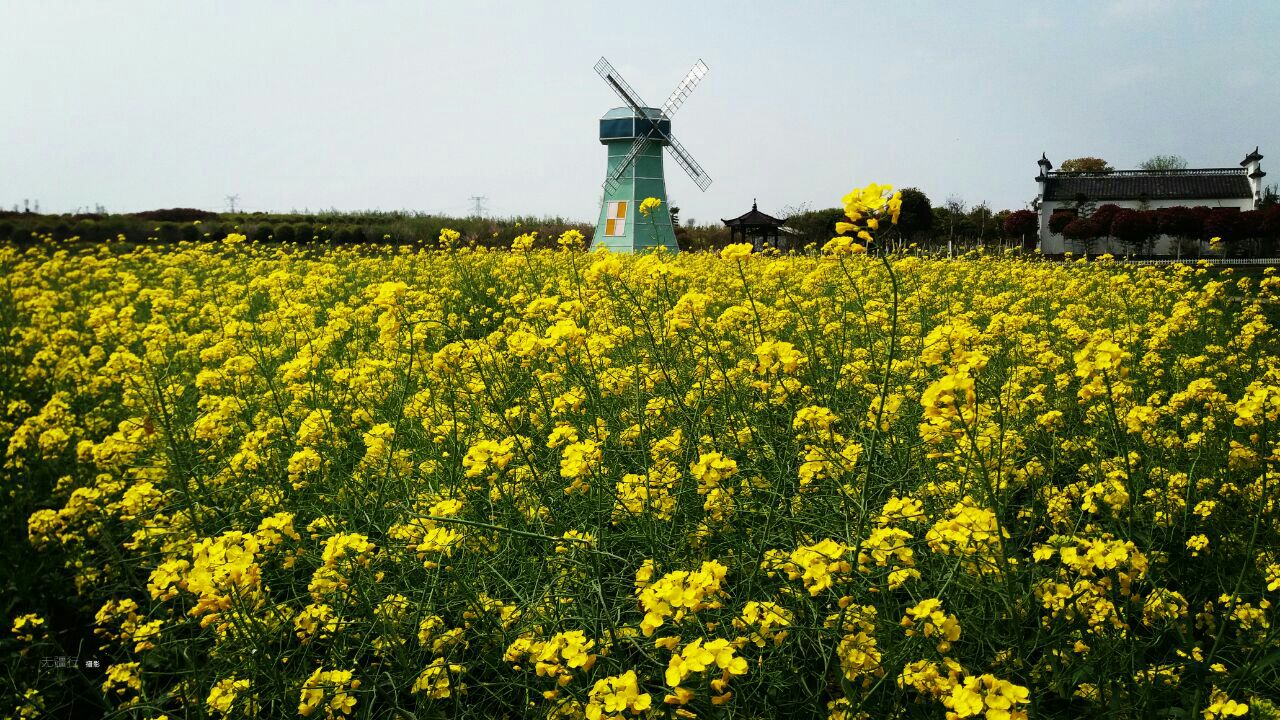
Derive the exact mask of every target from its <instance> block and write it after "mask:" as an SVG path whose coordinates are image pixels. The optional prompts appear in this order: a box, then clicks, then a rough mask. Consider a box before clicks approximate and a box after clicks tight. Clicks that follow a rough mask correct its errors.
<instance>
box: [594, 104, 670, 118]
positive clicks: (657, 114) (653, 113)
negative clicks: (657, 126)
mask: <svg viewBox="0 0 1280 720" xmlns="http://www.w3.org/2000/svg"><path fill="white" fill-rule="evenodd" d="M644 111H645V115H646V116H647V117H649V118H650V119H652V120H657V119H658V118H661V117H662V110H661V109H659V108H652V107H647V108H644ZM635 116H636V113H635V111H634V110H632V109H631V108H629V107H616V108H614V109H612V110H610V111H609V112H607V113H605V114H604V117H602V118H600V119H601V120H622V119H625V118H633V117H635Z"/></svg>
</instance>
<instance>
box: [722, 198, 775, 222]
mask: <svg viewBox="0 0 1280 720" xmlns="http://www.w3.org/2000/svg"><path fill="white" fill-rule="evenodd" d="M720 222H722V223H724V224H725V225H729V226H730V227H738V226H741V225H781V224H782V223H784V222H786V221H785V220H779V219H778V218H776V217H774V216H772V215H766V214H764V213H762V212H760V210H759V209H757V208H756V204H755V203H754V202H753V203H751V209H750V210H748V211H747V212H745V213H743V214H741V215H739V216H738V217H736V218H730V219H728V220H721V221H720Z"/></svg>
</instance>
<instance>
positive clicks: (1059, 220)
mask: <svg viewBox="0 0 1280 720" xmlns="http://www.w3.org/2000/svg"><path fill="white" fill-rule="evenodd" d="M1076 217H1077V215H1076V212H1075V211H1074V210H1054V211H1053V214H1052V215H1050V216H1049V232H1051V233H1054V234H1055V235H1061V234H1062V231H1063V230H1064V229H1066V227H1067V225H1069V224H1070V223H1071V221H1072V220H1075V219H1076Z"/></svg>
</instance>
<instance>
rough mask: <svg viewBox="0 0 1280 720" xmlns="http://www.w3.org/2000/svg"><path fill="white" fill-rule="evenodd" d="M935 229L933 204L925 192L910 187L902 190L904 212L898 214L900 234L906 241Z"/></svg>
mask: <svg viewBox="0 0 1280 720" xmlns="http://www.w3.org/2000/svg"><path fill="white" fill-rule="evenodd" d="M931 229H933V203H932V202H930V201H929V196H928V195H925V194H924V192H923V191H921V190H919V189H917V188H913V187H909V188H903V189H902V212H900V213H899V214H898V232H900V233H902V238H903V239H904V240H911V239H913V238H915V237H916V236H917V235H921V234H923V233H927V232H929V231H930V230H931Z"/></svg>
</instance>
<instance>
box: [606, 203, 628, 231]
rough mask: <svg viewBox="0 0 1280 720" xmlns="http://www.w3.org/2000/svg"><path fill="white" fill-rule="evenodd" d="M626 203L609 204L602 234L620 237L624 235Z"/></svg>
mask: <svg viewBox="0 0 1280 720" xmlns="http://www.w3.org/2000/svg"><path fill="white" fill-rule="evenodd" d="M626 227H627V201H625V200H619V201H617V202H611V203H609V214H608V215H607V216H606V217H605V219H604V234H605V235H607V236H610V237H620V236H622V235H625V234H626Z"/></svg>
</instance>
